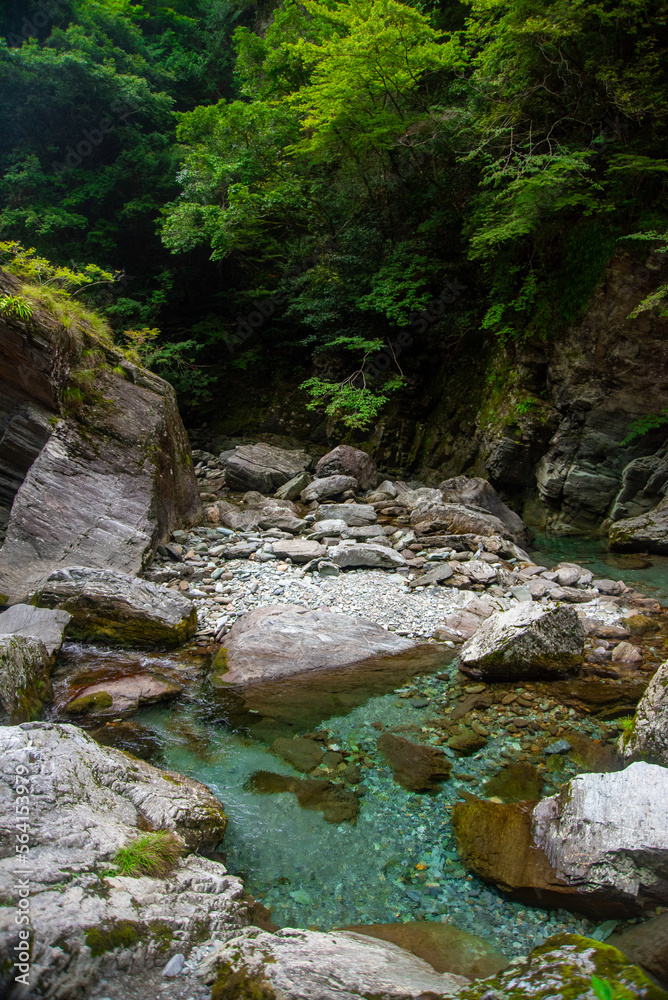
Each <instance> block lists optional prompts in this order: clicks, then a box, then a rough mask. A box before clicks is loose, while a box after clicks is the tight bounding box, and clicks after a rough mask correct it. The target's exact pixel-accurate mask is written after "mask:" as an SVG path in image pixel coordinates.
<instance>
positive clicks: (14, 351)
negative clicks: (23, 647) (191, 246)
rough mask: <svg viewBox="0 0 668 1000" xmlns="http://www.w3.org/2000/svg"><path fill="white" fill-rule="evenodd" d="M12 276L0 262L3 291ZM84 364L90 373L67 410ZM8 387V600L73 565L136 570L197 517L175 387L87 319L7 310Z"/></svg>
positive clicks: (0, 477) (3, 338)
mask: <svg viewBox="0 0 668 1000" xmlns="http://www.w3.org/2000/svg"><path fill="white" fill-rule="evenodd" d="M12 281H13V279H11V278H10V277H8V276H7V275H5V274H3V273H2V272H0V289H1V290H3V291H5V290H8V288H9V285H10V284H11V282H12ZM85 350H87V351H88V352H89V355H90V358H93V359H94V360H92V361H91V360H90V358H89V359H86V360H83V358H82V355H83V352H84V351H85ZM95 358H97V360H95ZM78 368H85V369H86V370H87V371H90V370H92V371H93V380H92V381H90V379H89V380H88V381H87V382H86V386H87V388H86V390H85V391H83V394H82V391H81V389H80V388H78V390H77V391H78V396H77V400H79V401H78V402H77V403H76V405H71V406H70V409H69V410H68V411H65V410H64V406H65V405H66V404H65V403H64V402H63V400H67V399H68V398H71V396H72V393H71V392H69V393H68V391H66V390H69V389H71V387H72V385H73V384H74V383H70V379H71V378H72V375H73V374H74V375H76V372H77V370H78ZM0 388H1V389H2V392H0V397H2V403H0V483H2V487H1V488H0V508H4V509H5V511H7V510H8V509H9V507H11V514H10V515H9V523H8V527H7V537H6V540H5V543H4V545H3V546H2V549H1V550H0V594H2V595H4V598H5V601H9V602H10V603H16V602H17V601H20V600H22V599H23V598H25V597H26V595H28V594H29V593H31V592H32V591H33V590H34V589H35V588H36V587H37V586H39V585H40V584H41V583H42V582H43V581H44V580H45V579H46V577H47V576H49V575H50V574H51V573H52V572H54V570H56V569H58V568H60V567H63V566H67V565H72V564H74V563H78V564H81V565H84V566H95V567H98V568H105V569H106V568H109V569H115V570H120V571H121V572H124V573H131V574H136V573H139V572H140V571H141V569H142V568H143V567H145V566H146V565H147V564H148V563H149V562H150V560H151V558H152V556H153V554H154V552H155V550H156V548H157V546H158V544H159V543H160V542H162V541H164V540H165V539H167V538H168V537H169V535H170V534H171V532H172V531H173V530H174V528H176V527H179V526H180V524H181V523H182V522H192V521H194V520H196V519H197V518H198V517H199V516H200V512H201V507H200V501H199V494H198V490H197V482H196V480H195V476H194V472H193V466H192V459H191V456H190V445H189V443H188V438H187V435H186V432H185V430H184V427H183V424H182V422H181V418H180V416H179V412H178V408H177V405H176V396H175V393H174V390H173V388H172V387H171V386H170V385H169V384H168V383H167V382H165V381H163V379H160V378H158V377H157V375H153V374H152V373H151V372H148V371H146V370H145V369H142V368H139V367H137V366H135V365H132V364H130V363H128V362H127V361H126V360H125V359H124V358H122V357H121V356H120V355H118V354H117V353H115V352H114V350H113V349H112V348H111V347H110V346H109V345H107V344H106V343H102V342H100V341H99V340H97V339H96V338H95V337H94V336H93V334H92V332H91V331H90V330H89V329H88V328H86V327H84V326H83V325H82V326H81V327H80V328H79V329H78V330H72V331H68V330H65V329H64V328H63V327H62V326H61V325H60V324H59V323H57V322H56V321H55V320H54V319H53V317H52V316H50V315H49V314H48V313H46V312H44V311H43V310H41V309H38V308H35V309H34V310H33V317H32V321H31V323H30V324H29V325H28V324H18V323H14V322H13V321H11V322H10V321H7V320H6V319H4V318H2V317H0ZM82 395H83V398H80V397H81V396H82ZM54 425H55V426H54Z"/></svg>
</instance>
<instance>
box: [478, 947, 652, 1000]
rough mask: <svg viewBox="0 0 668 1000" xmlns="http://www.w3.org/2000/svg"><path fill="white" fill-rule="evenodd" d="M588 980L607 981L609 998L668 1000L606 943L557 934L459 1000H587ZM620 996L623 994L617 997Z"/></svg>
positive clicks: (590, 994) (588, 995) (589, 996)
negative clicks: (610, 991)
mask: <svg viewBox="0 0 668 1000" xmlns="http://www.w3.org/2000/svg"><path fill="white" fill-rule="evenodd" d="M592 976H596V977H597V978H598V979H601V980H606V981H607V982H608V983H609V984H610V987H611V990H612V991H613V992H612V994H611V995H612V996H629V997H634V998H637V1000H668V994H667V993H665V992H664V991H663V990H662V989H661V988H660V987H659V986H656V985H655V984H654V983H652V982H651V981H650V980H649V979H648V978H647V976H646V975H645V974H644V972H643V971H642V970H641V969H639V968H638V967H637V966H635V965H632V964H631V963H630V962H629V961H628V959H627V958H626V957H625V956H624V955H623V954H622V953H621V951H618V950H617V949H616V948H612V947H611V946H610V945H609V944H602V943H601V942H600V941H593V940H592V939H590V938H585V937H580V936H579V935H576V934H558V935H556V936H555V937H552V938H548V940H547V941H546V942H545V943H544V944H541V945H539V947H538V948H534V950H533V951H532V952H531V954H530V955H529V956H528V957H527V958H522V959H517V960H516V961H514V962H513V964H512V965H511V966H510V968H509V969H507V970H506V971H505V972H501V973H499V974H498V975H497V976H494V977H493V978H491V979H485V980H484V981H482V982H479V983H474V984H473V985H472V986H469V987H468V988H467V989H465V990H462V991H461V993H460V994H459V998H460V1000H585V998H586V1000H589V998H592V1000H593V997H594V992H593V990H592ZM620 991H623V992H620Z"/></svg>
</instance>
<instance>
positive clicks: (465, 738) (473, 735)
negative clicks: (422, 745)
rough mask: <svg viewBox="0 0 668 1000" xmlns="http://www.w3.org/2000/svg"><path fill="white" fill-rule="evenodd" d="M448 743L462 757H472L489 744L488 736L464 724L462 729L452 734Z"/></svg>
mask: <svg viewBox="0 0 668 1000" xmlns="http://www.w3.org/2000/svg"><path fill="white" fill-rule="evenodd" d="M446 742H447V745H448V746H449V747H450V749H451V750H454V751H455V753H457V754H459V756H460V757H472V756H473V754H474V753H477V752H478V750H482V748H483V747H484V746H486V744H487V737H486V736H483V735H482V734H481V733H477V732H476V731H475V729H473V728H472V727H471V726H462V731H461V732H460V733H457V735H456V736H451V737H450V738H449V739H448V740H447V741H446Z"/></svg>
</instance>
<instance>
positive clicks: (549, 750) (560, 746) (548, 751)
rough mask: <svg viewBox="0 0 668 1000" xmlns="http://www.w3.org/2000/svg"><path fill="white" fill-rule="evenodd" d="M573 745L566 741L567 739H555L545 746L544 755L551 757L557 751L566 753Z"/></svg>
mask: <svg viewBox="0 0 668 1000" xmlns="http://www.w3.org/2000/svg"><path fill="white" fill-rule="evenodd" d="M572 749H573V747H572V746H571V744H570V743H569V742H568V740H555V742H554V743H550V744H549V746H546V747H545V751H544V752H545V756H546V757H552V756H554V754H558V753H568V751H569V750H572Z"/></svg>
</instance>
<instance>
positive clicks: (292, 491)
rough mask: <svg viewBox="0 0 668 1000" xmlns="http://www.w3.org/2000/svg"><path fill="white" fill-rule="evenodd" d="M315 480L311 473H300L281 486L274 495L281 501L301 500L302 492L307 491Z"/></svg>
mask: <svg viewBox="0 0 668 1000" xmlns="http://www.w3.org/2000/svg"><path fill="white" fill-rule="evenodd" d="M312 479H313V476H312V475H311V474H310V473H309V472H298V473H297V475H296V476H293V478H292V479H290V480H288V482H287V483H283V485H282V486H279V487H278V489H277V490H276V493H275V494H274V495H275V496H276V497H277V498H278V499H279V500H299V497H300V496H301V493H302V490H305V489H306V487H307V486H308V484H309V483H310V482H311V480H312Z"/></svg>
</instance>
